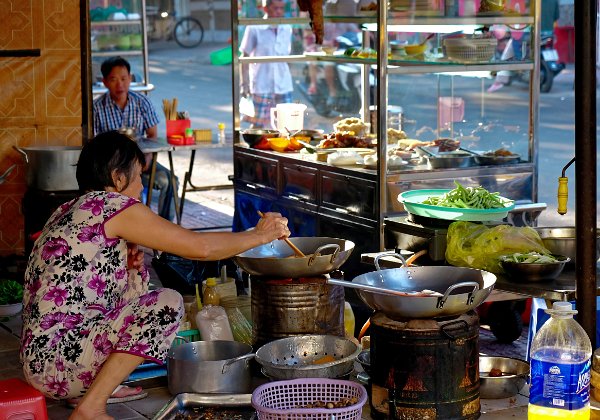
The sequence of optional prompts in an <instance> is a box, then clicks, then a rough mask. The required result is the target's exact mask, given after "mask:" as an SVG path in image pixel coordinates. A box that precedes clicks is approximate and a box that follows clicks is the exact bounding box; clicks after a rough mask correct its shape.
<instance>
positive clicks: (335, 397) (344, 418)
mask: <svg viewBox="0 0 600 420" xmlns="http://www.w3.org/2000/svg"><path fill="white" fill-rule="evenodd" d="M343 398H357V399H358V402H357V403H356V404H353V405H350V406H348V407H342V408H332V409H328V408H298V407H302V406H305V405H307V404H311V403H314V402H317V401H323V402H337V401H340V400H342V399H343ZM366 402H367V390H366V389H365V387H363V386H362V385H360V384H358V383H355V382H351V381H343V380H337V379H319V378H306V379H293V380H290V381H275V382H269V383H267V384H264V385H261V386H259V387H258V388H256V390H254V392H253V393H252V406H253V407H254V408H255V409H256V412H257V413H258V418H259V419H261V420H283V419H286V420H294V419H308V418H310V419H323V420H330V419H331V416H332V415H334V416H335V419H336V420H360V418H361V416H362V408H363V406H364V405H365V403H366Z"/></svg>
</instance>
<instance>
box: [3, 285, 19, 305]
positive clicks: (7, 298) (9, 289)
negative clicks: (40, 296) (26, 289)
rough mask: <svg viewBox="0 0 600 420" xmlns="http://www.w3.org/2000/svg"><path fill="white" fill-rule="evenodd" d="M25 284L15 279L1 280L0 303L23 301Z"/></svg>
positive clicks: (7, 303)
mask: <svg viewBox="0 0 600 420" xmlns="http://www.w3.org/2000/svg"><path fill="white" fill-rule="evenodd" d="M22 300H23V286H22V285H21V284H20V283H18V282H16V281H14V280H0V305H9V304H11V303H21V301H22Z"/></svg>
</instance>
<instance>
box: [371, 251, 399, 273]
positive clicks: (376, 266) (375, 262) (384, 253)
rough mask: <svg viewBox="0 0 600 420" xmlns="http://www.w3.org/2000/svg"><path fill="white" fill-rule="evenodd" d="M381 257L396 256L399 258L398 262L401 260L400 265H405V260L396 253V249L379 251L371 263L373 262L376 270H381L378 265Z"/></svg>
mask: <svg viewBox="0 0 600 420" xmlns="http://www.w3.org/2000/svg"><path fill="white" fill-rule="evenodd" d="M383 257H396V258H398V259H399V260H400V262H402V266H405V265H406V260H405V259H404V257H403V256H402V255H400V254H398V253H397V252H396V251H388V252H381V253H379V254H377V255H376V256H375V260H374V261H373V264H375V269H376V270H377V271H381V267H380V266H379V260H380V259H381V258H383Z"/></svg>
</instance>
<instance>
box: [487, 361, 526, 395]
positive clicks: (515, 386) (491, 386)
mask: <svg viewBox="0 0 600 420" xmlns="http://www.w3.org/2000/svg"><path fill="white" fill-rule="evenodd" d="M528 376H529V363H527V362H526V361H524V360H521V359H515V358H512V357H499V356H479V396H480V397H481V398H489V399H499V398H509V397H514V396H515V395H517V394H518V393H519V392H520V391H521V389H523V387H524V386H525V384H526V383H527V377H528Z"/></svg>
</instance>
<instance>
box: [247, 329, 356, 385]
mask: <svg viewBox="0 0 600 420" xmlns="http://www.w3.org/2000/svg"><path fill="white" fill-rule="evenodd" d="M360 351H361V346H360V344H359V343H358V342H357V341H356V340H353V339H349V338H345V337H337V336H334V335H301V336H293V337H287V338H281V339H279V340H275V341H272V342H270V343H267V344H265V345H264V346H262V347H261V348H259V349H258V351H257V352H256V361H257V362H258V363H260V364H261V365H262V370H263V372H264V374H265V375H266V376H268V377H269V378H273V379H297V378H339V377H342V376H344V375H346V374H348V373H349V372H351V371H352V370H353V369H354V360H355V359H356V356H358V354H359V353H360ZM326 356H331V358H333V359H334V360H333V361H331V362H327V363H320V360H321V359H323V358H324V357H326Z"/></svg>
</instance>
